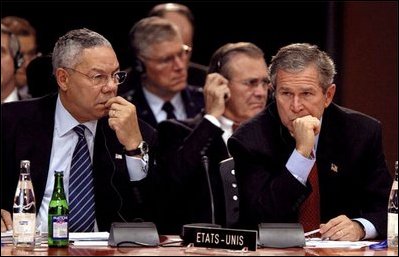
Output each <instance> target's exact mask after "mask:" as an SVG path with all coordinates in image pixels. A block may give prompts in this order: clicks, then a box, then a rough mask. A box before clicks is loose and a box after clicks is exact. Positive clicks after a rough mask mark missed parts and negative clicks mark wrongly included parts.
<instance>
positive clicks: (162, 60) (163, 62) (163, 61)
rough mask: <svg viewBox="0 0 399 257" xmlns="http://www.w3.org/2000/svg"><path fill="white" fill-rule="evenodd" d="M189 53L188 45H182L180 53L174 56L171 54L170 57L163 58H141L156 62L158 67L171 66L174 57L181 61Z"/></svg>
mask: <svg viewBox="0 0 399 257" xmlns="http://www.w3.org/2000/svg"><path fill="white" fill-rule="evenodd" d="M191 51H192V48H191V47H189V46H188V45H182V48H181V50H180V52H178V53H176V54H171V55H168V56H165V57H160V58H151V57H147V56H142V58H144V59H147V60H150V61H154V62H157V63H159V64H160V65H164V66H172V65H173V63H174V61H175V59H176V57H177V58H179V59H180V60H181V59H183V58H186V57H187V56H188V55H189V54H190V53H191Z"/></svg>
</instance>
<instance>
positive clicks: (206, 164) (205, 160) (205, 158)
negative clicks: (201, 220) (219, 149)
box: [201, 155, 215, 224]
mask: <svg viewBox="0 0 399 257" xmlns="http://www.w3.org/2000/svg"><path fill="white" fill-rule="evenodd" d="M201 161H202V165H203V166H204V170H205V174H206V180H207V182H208V190H209V197H210V201H211V214H212V224H215V204H214V201H213V192H212V185H211V179H210V177H209V160H208V156H206V155H204V156H202V158H201Z"/></svg>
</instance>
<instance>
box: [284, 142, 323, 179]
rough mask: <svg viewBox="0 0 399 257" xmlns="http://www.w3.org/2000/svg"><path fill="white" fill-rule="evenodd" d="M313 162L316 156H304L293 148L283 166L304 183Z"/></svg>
mask: <svg viewBox="0 0 399 257" xmlns="http://www.w3.org/2000/svg"><path fill="white" fill-rule="evenodd" d="M312 152H313V150H312ZM312 156H315V154H314V153H313V155H312ZM315 163H316V158H311V159H309V158H306V157H304V156H302V154H300V153H299V152H298V151H297V150H296V149H295V150H294V151H293V152H292V154H291V156H290V158H289V159H288V161H287V164H286V165H285V167H286V168H287V170H288V171H289V172H291V174H292V175H293V176H294V177H295V178H296V179H297V180H298V181H299V182H301V183H302V184H303V185H306V180H307V179H308V176H309V173H310V171H311V170H312V168H313V166H314V164H315Z"/></svg>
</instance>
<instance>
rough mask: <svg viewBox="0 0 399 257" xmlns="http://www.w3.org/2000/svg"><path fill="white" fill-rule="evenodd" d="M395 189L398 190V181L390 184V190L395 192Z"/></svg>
mask: <svg viewBox="0 0 399 257" xmlns="http://www.w3.org/2000/svg"><path fill="white" fill-rule="evenodd" d="M395 189H396V190H398V181H396V180H395V181H394V182H393V184H392V190H395Z"/></svg>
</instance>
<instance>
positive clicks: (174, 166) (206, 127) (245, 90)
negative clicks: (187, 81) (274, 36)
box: [157, 42, 269, 234]
mask: <svg viewBox="0 0 399 257" xmlns="http://www.w3.org/2000/svg"><path fill="white" fill-rule="evenodd" d="M268 89H269V75H268V68H267V65H266V61H265V59H264V53H263V51H262V50H261V49H260V48H258V47H257V46H256V45H254V44H252V43H248V42H239V43H231V44H226V45H224V46H222V47H220V48H219V49H218V50H217V51H216V52H215V53H214V54H213V56H212V58H211V61H210V65H209V71H208V76H207V79H206V83H205V86H204V97H205V112H204V113H201V114H199V115H197V116H196V117H195V118H193V119H188V120H184V121H176V120H168V121H164V122H162V123H160V124H159V126H158V133H159V134H158V135H159V137H158V143H159V151H158V154H159V156H158V157H157V163H158V164H159V167H160V170H161V176H162V180H161V181H162V182H163V184H162V185H163V186H162V188H163V190H165V194H166V193H167V194H168V196H169V197H170V199H171V200H170V201H168V202H167V206H164V208H163V210H162V211H161V213H162V217H161V218H162V219H161V220H160V221H159V224H158V229H159V230H160V231H162V232H161V233H172V234H174V233H179V232H180V230H181V226H182V225H184V224H187V223H211V221H212V220H213V219H214V221H215V222H216V223H217V224H220V225H226V220H225V214H226V213H225V212H226V210H225V208H224V199H223V192H222V189H223V188H222V181H221V177H220V172H219V163H220V162H221V161H222V160H224V159H226V158H229V156H230V155H229V153H228V150H227V146H226V142H227V139H228V138H229V137H230V136H231V135H232V133H233V131H234V130H235V128H236V127H237V126H238V125H240V124H241V123H242V122H245V121H246V120H248V119H249V118H251V117H253V116H255V115H256V114H257V113H259V112H260V111H262V110H263V109H264V108H265V106H266V102H267V96H268ZM204 156H206V157H207V159H208V163H209V165H208V166H209V168H208V171H209V178H210V183H211V188H212V195H213V198H214V209H215V213H212V211H211V209H212V208H211V207H210V206H211V204H212V202H210V201H211V200H210V198H211V197H210V192H209V187H208V182H207V174H206V171H205V170H204V169H205V167H204V165H206V164H204V163H202V158H203V157H204ZM160 204H162V203H160ZM172 206H173V207H172ZM228 214H229V213H228ZM234 225H235V226H236V225H237V224H234Z"/></svg>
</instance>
